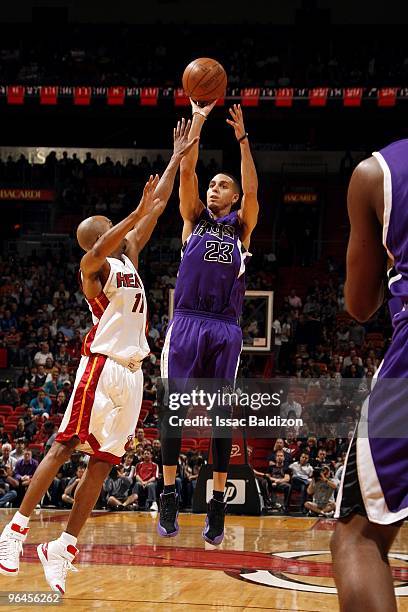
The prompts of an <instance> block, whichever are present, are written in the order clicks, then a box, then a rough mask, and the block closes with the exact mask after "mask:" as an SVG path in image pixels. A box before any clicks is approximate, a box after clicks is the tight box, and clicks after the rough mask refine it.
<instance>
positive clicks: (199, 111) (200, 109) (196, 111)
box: [190, 98, 218, 119]
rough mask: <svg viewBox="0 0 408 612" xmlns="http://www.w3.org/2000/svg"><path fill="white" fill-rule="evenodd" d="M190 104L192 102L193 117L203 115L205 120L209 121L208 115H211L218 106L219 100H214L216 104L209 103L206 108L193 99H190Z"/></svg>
mask: <svg viewBox="0 0 408 612" xmlns="http://www.w3.org/2000/svg"><path fill="white" fill-rule="evenodd" d="M190 102H191V108H192V110H193V115H201V116H202V117H204V119H207V117H208V115H209V114H210V112H211V111H212V109H213V108H214V106H215V105H216V104H217V102H218V100H214V102H209V103H208V104H206V105H205V106H200V105H199V104H197V102H194V100H192V99H191V98H190Z"/></svg>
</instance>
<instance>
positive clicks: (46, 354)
mask: <svg viewBox="0 0 408 612" xmlns="http://www.w3.org/2000/svg"><path fill="white" fill-rule="evenodd" d="M40 349H41V350H40V351H38V352H37V353H36V354H35V355H34V363H35V365H36V366H39V365H42V366H45V365H46V362H47V359H50V360H51V362H53V361H54V357H53V356H52V353H51V352H50V346H49V344H48V342H41V344H40Z"/></svg>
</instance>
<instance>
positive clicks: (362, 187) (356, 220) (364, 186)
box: [344, 157, 386, 321]
mask: <svg viewBox="0 0 408 612" xmlns="http://www.w3.org/2000/svg"><path fill="white" fill-rule="evenodd" d="M383 198H384V188H383V172H382V170H381V168H380V166H379V164H378V162H377V160H376V159H375V158H374V157H372V158H370V159H366V160H364V161H363V162H361V163H360V164H359V165H358V166H357V168H356V169H355V170H354V172H353V175H352V177H351V180H350V185H349V189H348V195H347V207H348V213H349V219H350V238H349V243H348V247H347V275H346V284H345V288H344V294H345V298H346V309H347V310H348V312H349V313H350V314H351V316H353V317H354V318H355V319H357V320H359V321H367V320H368V319H369V318H370V317H371V316H372V315H373V314H374V313H375V312H376V310H378V308H379V307H380V306H381V304H382V302H383V300H384V282H383V279H384V273H385V268H386V253H385V250H384V248H383V246H382V229H381V223H380V221H379V219H378V217H379V215H381V208H382V207H383V204H382V202H383Z"/></svg>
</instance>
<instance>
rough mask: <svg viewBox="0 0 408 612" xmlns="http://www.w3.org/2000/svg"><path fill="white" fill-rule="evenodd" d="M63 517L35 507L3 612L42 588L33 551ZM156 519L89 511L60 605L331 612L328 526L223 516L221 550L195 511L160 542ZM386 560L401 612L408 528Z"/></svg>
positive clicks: (407, 599) (407, 584)
mask: <svg viewBox="0 0 408 612" xmlns="http://www.w3.org/2000/svg"><path fill="white" fill-rule="evenodd" d="M11 515H12V511H11V510H2V511H0V520H1V526H3V525H4V523H5V522H6V521H8V520H9V517H11ZM67 516H68V513H67V512H65V511H36V514H35V515H34V516H33V518H32V521H31V524H30V526H31V529H30V536H29V539H28V541H27V544H26V545H25V547H24V556H23V558H22V563H21V566H20V574H19V576H17V577H16V578H14V580H12V579H9V578H8V577H5V576H0V592H1V596H0V597H1V598H0V609H1V610H4V609H6V605H7V599H6V594H7V592H8V591H13V592H15V591H47V584H46V582H45V579H44V576H43V572H42V567H41V564H40V562H39V561H38V559H37V556H36V545H37V544H38V543H40V542H43V541H47V540H51V539H53V538H55V537H57V536H58V535H59V534H60V532H61V530H62V529H63V527H64V526H65V520H66V518H67ZM156 520H157V513H137V512H123V513H106V512H95V513H93V515H92V517H91V518H90V520H89V521H88V523H87V526H86V527H85V529H84V531H83V532H82V534H81V538H80V540H79V543H78V546H79V549H80V554H79V559H78V561H77V563H76V567H77V568H78V569H79V572H78V573H73V572H69V573H68V583H67V584H68V589H67V594H66V596H65V598H64V602H63V604H62V607H63V608H69V609H70V610H84V611H86V610H98V609H105V610H112V611H121V612H123V610H125V609H133V610H141V609H143V610H146V611H150V610H160V611H163V612H164V611H166V612H173V611H174V612H178V611H181V610H186V612H206V611H207V610H209V611H210V610H211V611H212V610H214V611H218V612H229V611H231V612H236V611H241V610H248V611H252V610H254V611H257V612H261V611H263V610H273V611H279V612H289V611H290V612H292V611H293V612H295V611H302V612H303V611H308V612H312V611H313V612H326V611H330V612H335V611H337V610H338V605H337V598H336V595H335V594H334V584H333V580H332V577H331V576H332V566H331V560H330V555H329V553H328V550H329V540H330V536H331V533H332V530H333V527H334V521H332V520H326V519H324V520H321V519H312V518H291V517H270V516H268V517H249V516H228V517H227V521H226V535H225V540H224V542H223V544H222V546H221V547H220V548H215V547H212V546H210V545H208V544H205V542H204V541H203V540H202V538H201V535H200V534H201V529H202V525H203V522H204V516H203V515H193V514H182V515H181V516H180V526H181V532H180V535H179V536H178V537H177V538H175V539H167V540H166V539H163V538H160V537H159V536H157V534H156ZM391 557H392V560H391V563H392V565H393V572H394V577H395V586H396V592H397V594H398V595H399V598H398V602H399V610H400V612H401V611H407V612H408V526H404V527H403V528H402V529H401V531H400V534H399V536H398V538H397V540H396V542H395V545H394V547H393V549H392V554H391ZM28 608H29V606H18V605H13V606H12V607H11V608H9V607H8V606H7V609H12V610H27V609H28ZM29 609H32V606H30V608H29ZM57 609H58V608H57Z"/></svg>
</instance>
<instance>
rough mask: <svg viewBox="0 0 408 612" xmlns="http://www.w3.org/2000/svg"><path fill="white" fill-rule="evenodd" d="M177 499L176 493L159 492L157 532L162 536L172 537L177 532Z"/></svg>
mask: <svg viewBox="0 0 408 612" xmlns="http://www.w3.org/2000/svg"><path fill="white" fill-rule="evenodd" d="M178 509H179V501H178V495H177V493H160V516H159V522H158V523H157V533H158V534H159V535H161V536H163V537H164V538H174V536H176V535H177V534H178V532H179V529H180V528H179V525H178V522H177V517H178Z"/></svg>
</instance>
